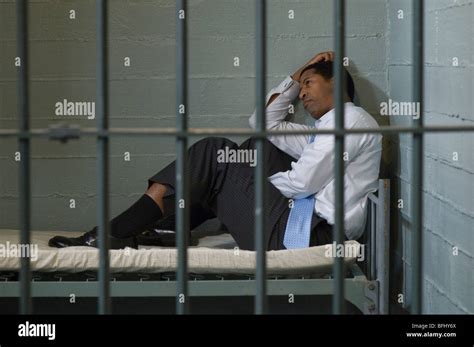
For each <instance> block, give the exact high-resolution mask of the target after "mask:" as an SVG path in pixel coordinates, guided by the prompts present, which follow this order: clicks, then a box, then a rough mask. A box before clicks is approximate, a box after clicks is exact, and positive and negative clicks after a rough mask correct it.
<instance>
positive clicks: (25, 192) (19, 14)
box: [16, 0, 31, 314]
mask: <svg viewBox="0 0 474 347" xmlns="http://www.w3.org/2000/svg"><path fill="white" fill-rule="evenodd" d="M16 18H17V55H18V57H20V62H21V64H20V67H19V70H18V128H19V131H20V132H25V136H21V137H19V138H18V146H19V150H20V156H21V157H20V175H19V178H20V181H19V184H20V187H19V190H20V194H19V195H20V215H19V218H20V223H19V224H20V243H21V244H24V245H28V244H29V243H30V226H31V225H30V218H31V211H30V208H31V198H30V194H31V189H30V138H29V137H28V136H26V132H27V131H28V130H29V88H28V87H29V86H28V77H29V66H28V4H27V1H26V0H17V2H16ZM20 263H21V268H20V313H21V314H30V313H31V286H30V279H31V278H30V277H31V273H30V258H29V257H21V260H20Z"/></svg>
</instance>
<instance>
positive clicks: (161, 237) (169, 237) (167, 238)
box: [137, 229, 199, 247]
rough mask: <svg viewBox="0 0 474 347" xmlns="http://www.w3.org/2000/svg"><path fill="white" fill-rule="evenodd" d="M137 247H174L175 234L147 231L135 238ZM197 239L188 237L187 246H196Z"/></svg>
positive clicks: (159, 230)
mask: <svg viewBox="0 0 474 347" xmlns="http://www.w3.org/2000/svg"><path fill="white" fill-rule="evenodd" d="M137 242H138V244H139V245H144V246H160V247H176V233H175V232H169V231H165V230H161V229H148V230H145V231H144V232H142V233H141V234H140V235H138V236H137ZM198 243H199V239H198V238H196V237H194V236H193V233H191V236H190V237H188V246H197V245H198Z"/></svg>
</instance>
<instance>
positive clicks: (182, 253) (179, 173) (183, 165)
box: [176, 0, 190, 314]
mask: <svg viewBox="0 0 474 347" xmlns="http://www.w3.org/2000/svg"><path fill="white" fill-rule="evenodd" d="M186 3H187V1H186V0H178V1H176V12H177V14H176V15H177V17H176V58H177V60H176V62H177V64H176V102H177V111H176V128H177V130H180V131H183V132H185V131H186V130H187V128H188V124H187V123H188V122H187V107H188V99H187V98H188V95H187V78H188V71H187V65H186V64H187V16H188V13H187V6H186V5H187V4H186ZM187 148H188V135H187V134H186V135H185V136H177V137H176V156H177V159H176V197H177V199H176V237H177V240H176V241H177V246H178V274H177V280H178V285H177V287H176V289H177V293H176V294H177V295H176V313H177V314H186V313H188V312H189V305H188V254H187V253H188V247H187V245H188V233H189V209H188V207H189V206H188V204H189V201H190V200H189V182H188V180H189V178H188V174H187V154H188V151H187Z"/></svg>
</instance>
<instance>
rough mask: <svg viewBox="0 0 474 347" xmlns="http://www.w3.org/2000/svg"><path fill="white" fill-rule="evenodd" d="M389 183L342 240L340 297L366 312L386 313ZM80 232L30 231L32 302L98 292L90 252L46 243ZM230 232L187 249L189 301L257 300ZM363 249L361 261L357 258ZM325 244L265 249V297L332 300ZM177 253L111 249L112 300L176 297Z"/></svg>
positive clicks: (15, 261) (1, 276) (2, 288)
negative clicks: (359, 225)
mask: <svg viewBox="0 0 474 347" xmlns="http://www.w3.org/2000/svg"><path fill="white" fill-rule="evenodd" d="M388 202H389V180H386V179H381V180H379V189H378V191H377V192H375V193H372V194H370V196H369V208H368V216H367V217H368V218H367V222H366V226H365V227H366V232H365V233H364V235H365V237H364V239H363V240H359V242H357V241H347V242H346V246H347V247H350V249H351V250H352V251H353V252H352V254H351V256H347V257H346V258H345V259H344V261H345V268H346V270H347V271H346V272H347V273H346V277H345V279H344V281H345V288H346V300H348V301H349V302H351V303H352V304H353V305H355V306H356V307H357V308H358V309H359V310H360V311H361V312H362V313H365V314H386V313H388V269H389V267H388V254H389V249H388V246H389V203H388ZM18 234H19V233H18V230H10V229H3V230H0V244H1V245H8V244H10V245H11V244H17V243H18V238H19V237H18V236H19V235H18ZM60 234H66V235H79V234H80V233H71V232H66V233H64V232H63V233H61V232H58V231H32V232H31V244H34V245H37V247H38V248H37V250H36V252H37V253H36V254H35V255H34V254H32V255H34V257H31V271H32V285H31V294H32V297H68V296H69V295H70V293H72V292H73V293H75V294H76V295H77V296H82V297H95V296H97V293H98V291H99V286H98V282H97V269H98V263H99V252H98V250H97V249H95V248H90V247H69V248H64V249H56V248H51V247H48V245H47V241H48V240H49V238H51V237H52V236H54V235H60ZM235 246H236V245H235V243H234V241H233V240H232V238H231V237H230V235H228V234H221V235H212V236H206V237H203V238H201V239H199V243H198V245H197V246H191V247H189V249H188V272H189V281H188V286H189V287H188V288H189V295H190V296H253V295H255V281H253V280H254V278H255V276H254V275H255V268H256V253H255V252H253V251H245V250H239V249H238V248H237V247H235ZM361 250H362V251H364V252H365V254H364V259H365V260H364V261H363V262H360V261H358V259H357V258H356V255H357V254H359V253H358V252H359V251H361ZM327 251H328V247H327V246H317V247H310V248H305V249H298V250H281V251H269V252H267V294H268V295H289V294H290V293H291V294H292V295H331V294H332V292H333V288H334V279H333V278H332V275H331V272H332V266H333V258H332V257H328V256H327ZM19 268H20V261H19V258H18V257H11V256H10V257H2V256H0V297H18V296H19V293H20V290H19V289H20V287H19V281H18V272H19ZM176 269H177V250H176V249H175V248H170V247H156V246H140V247H139V249H138V250H135V249H131V248H126V249H122V250H112V251H111V255H110V276H111V280H112V282H111V285H110V295H111V296H112V297H166V296H168V297H174V296H175V295H176V285H177V283H176V281H175V279H176Z"/></svg>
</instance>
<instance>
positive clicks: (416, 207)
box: [411, 0, 424, 314]
mask: <svg viewBox="0 0 474 347" xmlns="http://www.w3.org/2000/svg"><path fill="white" fill-rule="evenodd" d="M423 4H424V3H423V0H415V1H413V73H414V76H413V79H414V90H413V100H414V101H415V102H418V103H419V105H420V113H419V118H418V119H413V126H414V127H416V128H422V127H423V7H424V6H423ZM412 160H413V162H412V164H413V172H412V190H411V201H412V202H413V216H412V218H413V223H412V225H413V230H412V232H413V234H412V303H411V313H413V314H420V313H421V311H422V281H423V271H422V270H423V267H422V266H423V264H422V261H423V248H422V235H423V192H422V185H423V133H414V134H413V156H412Z"/></svg>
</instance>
